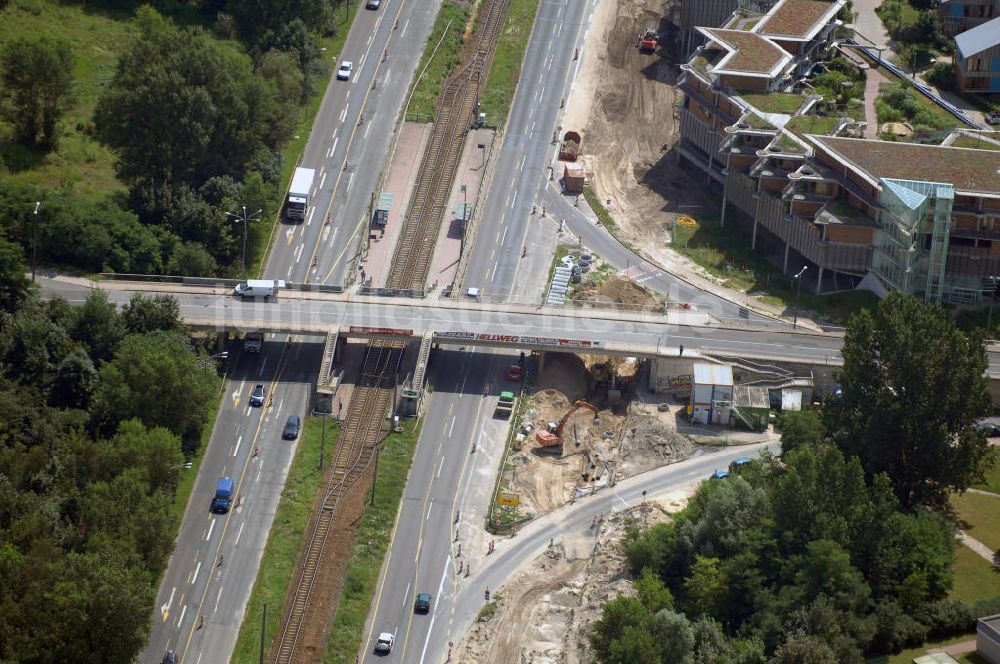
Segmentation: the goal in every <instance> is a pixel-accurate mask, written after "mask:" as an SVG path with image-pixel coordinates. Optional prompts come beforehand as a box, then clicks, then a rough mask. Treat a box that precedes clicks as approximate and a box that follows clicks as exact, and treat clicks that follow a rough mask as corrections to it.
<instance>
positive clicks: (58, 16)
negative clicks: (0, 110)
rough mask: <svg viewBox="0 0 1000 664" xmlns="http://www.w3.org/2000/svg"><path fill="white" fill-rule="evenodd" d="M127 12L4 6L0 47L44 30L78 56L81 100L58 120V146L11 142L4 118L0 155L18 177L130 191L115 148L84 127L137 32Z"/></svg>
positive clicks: (87, 189) (90, 190)
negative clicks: (120, 175)
mask: <svg viewBox="0 0 1000 664" xmlns="http://www.w3.org/2000/svg"><path fill="white" fill-rule="evenodd" d="M128 16H129V14H126V13H112V12H107V11H101V10H93V11H91V10H88V9H87V8H86V7H84V3H75V2H74V3H68V2H57V1H56V0H15V1H14V2H11V3H10V4H9V5H7V8H6V9H4V10H3V11H0V47H2V46H3V45H5V44H6V43H8V42H9V41H10V40H11V39H13V38H16V37H19V36H29V37H30V36H32V35H42V34H44V35H47V36H50V37H53V38H55V39H59V40H62V41H65V42H66V43H67V44H69V46H70V48H71V49H72V51H73V56H74V58H75V66H74V69H73V78H74V82H73V86H74V94H75V96H76V102H75V103H74V104H73V105H72V106H71V107H70V108H69V110H68V111H67V112H66V114H65V115H64V116H63V119H62V121H61V122H60V124H59V129H58V141H59V145H58V148H57V149H56V150H55V151H54V152H52V153H49V154H44V153H42V152H38V151H34V150H29V149H27V148H24V147H21V146H17V145H13V144H11V143H10V142H9V139H8V138H7V137H8V136H9V127H8V126H5V125H4V124H2V123H0V155H2V158H3V162H4V163H5V165H6V168H7V169H9V171H10V174H11V176H12V177H13V178H14V179H16V180H17V181H19V182H23V183H26V184H31V185H34V186H39V187H49V188H55V187H63V188H68V189H72V190H73V191H74V192H76V193H77V194H79V195H81V196H83V197H85V198H87V199H89V200H99V199H102V198H104V197H105V196H106V195H107V194H109V193H113V192H124V191H125V187H124V186H122V185H121V183H119V182H118V180H117V178H116V176H115V171H114V159H113V156H112V154H111V152H110V151H108V150H107V148H105V147H103V146H102V145H100V144H99V143H98V142H97V141H96V140H94V139H93V138H91V137H90V136H88V134H87V132H86V131H80V129H84V128H86V127H89V126H90V121H91V116H92V114H93V111H94V106H95V105H96V104H97V98H98V95H99V94H100V91H101V88H102V87H103V86H104V84H106V83H107V82H108V81H110V80H111V78H112V76H114V72H115V67H116V66H117V63H118V52H119V51H120V50H122V49H123V48H124V47H125V46H126V45H127V44H129V43H130V42H131V40H132V39H133V37H135V35H136V34H137V33H138V30H137V29H136V28H135V26H134V25H133V23H132V22H131V21H129V20H126V18H127V17H128ZM78 127H79V129H78Z"/></svg>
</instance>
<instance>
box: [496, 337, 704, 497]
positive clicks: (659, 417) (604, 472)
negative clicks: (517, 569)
mask: <svg viewBox="0 0 1000 664" xmlns="http://www.w3.org/2000/svg"><path fill="white" fill-rule="evenodd" d="M588 359H589V360H591V362H590V363H588V362H587V361H585V360H584V359H583V358H582V357H581V356H577V355H572V354H565V353H547V354H546V358H545V364H544V367H543V371H542V372H541V375H540V376H539V377H538V386H537V388H536V390H535V392H534V393H533V394H532V395H531V396H530V402H529V406H528V410H527V411H526V412H525V415H524V419H523V420H522V421H521V422H518V423H516V424H517V426H520V427H522V432H524V433H523V437H522V438H521V440H520V443H519V444H520V449H518V450H516V451H515V452H514V453H513V454H512V455H511V456H510V457H508V461H509V462H510V463H512V464H513V466H514V469H513V471H512V478H511V482H510V491H512V492H515V493H517V494H518V495H519V496H520V500H521V506H522V509H523V510H524V511H525V513H527V514H531V515H536V516H537V515H539V514H544V513H546V512H549V511H551V510H553V509H555V508H557V507H559V506H560V505H563V504H564V503H566V502H567V501H569V500H570V498H572V497H573V496H574V494H575V492H576V489H577V488H580V489H581V490H586V488H587V487H588V486H592V485H594V484H595V483H603V482H606V481H608V480H610V479H611V478H610V476H609V473H610V474H613V475H614V478H615V479H616V480H621V479H623V478H626V477H631V476H633V475H636V474H638V473H641V472H644V471H646V470H650V469H653V468H658V467H660V466H663V465H665V464H668V463H674V462H676V461H680V460H682V459H685V458H687V457H688V456H689V455H690V454H691V452H692V450H693V445H692V444H691V442H690V441H689V440H688V439H687V438H686V437H685V436H683V435H681V434H679V433H678V432H677V429H676V426H675V424H674V421H673V419H672V417H671V415H670V413H660V412H658V410H657V408H656V407H655V406H654V405H647V404H642V403H638V402H635V401H627V402H626V403H625V404H624V405H620V406H615V407H613V408H612V407H605V406H603V404H604V401H605V394H604V393H603V391H598V390H590V389H588V388H589V386H590V384H591V383H592V377H591V373H590V371H589V370H588V366H589V364H592V363H593V361H596V360H606V359H607V358H602V357H595V358H588ZM635 373H636V369H635V367H628V368H624V367H623V369H622V372H621V374H620V375H626V374H628V375H629V376H631V377H633V379H634V380H638V379H639V378H638V377H637V376H635ZM577 400H585V401H587V402H588V403H591V404H592V405H594V406H595V407H597V408H598V409H599V410H598V416H599V418H598V420H596V421H595V419H594V413H593V412H592V411H590V410H586V409H581V410H578V411H577V412H576V413H575V414H573V416H572V417H571V418H570V419H569V420H568V421H567V423H566V426H565V428H564V430H563V441H564V443H563V446H562V450H561V451H559V452H558V453H554V452H553V451H551V450H552V448H548V449H546V448H543V447H541V446H540V445H539V443H538V440H537V438H536V435H535V434H536V432H537V431H539V430H544V429H545V427H546V426H547V424H548V423H549V422H558V421H559V420H560V419H562V417H563V415H565V414H566V413H567V412H568V411H569V409H570V408H572V406H573V404H574V403H575V402H576V401H577ZM526 424H530V425H531V426H530V430H529V431H524V430H525V425H526Z"/></svg>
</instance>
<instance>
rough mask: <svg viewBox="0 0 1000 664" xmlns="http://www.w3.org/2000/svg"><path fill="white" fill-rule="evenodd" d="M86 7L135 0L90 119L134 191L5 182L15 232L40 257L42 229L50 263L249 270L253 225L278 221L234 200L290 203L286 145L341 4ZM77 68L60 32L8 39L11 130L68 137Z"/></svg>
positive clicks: (31, 139) (5, 75)
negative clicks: (244, 266) (284, 196)
mask: <svg viewBox="0 0 1000 664" xmlns="http://www.w3.org/2000/svg"><path fill="white" fill-rule="evenodd" d="M83 4H86V5H87V6H88V7H89V8H91V9H94V10H109V11H110V10H113V11H122V10H126V11H133V10H134V11H135V16H134V18H133V19H131V20H133V21H134V22H135V24H136V27H137V29H138V34H137V35H136V37H135V38H134V39H133V41H132V42H131V43H130V44H129V45H127V46H126V47H125V48H124V50H123V52H122V53H121V57H120V58H119V61H118V65H117V69H116V71H115V74H114V76H113V78H112V79H111V80H110V81H109V82H107V83H106V84H104V85H103V89H102V92H101V94H100V97H99V99H98V103H97V107H96V109H95V111H94V114H93V118H92V120H91V121H90V122H88V123H82V124H81V125H80V126H78V127H77V130H78V131H83V132H85V133H88V134H90V135H92V136H93V137H94V138H96V139H97V140H98V141H100V142H102V143H103V144H104V145H106V146H108V147H109V148H110V149H111V150H112V152H113V154H114V155H115V159H116V172H117V175H118V179H119V180H120V181H121V182H122V183H123V184H124V185H125V186H126V187H127V189H128V193H127V195H125V196H121V195H109V196H108V197H107V198H105V199H104V200H100V201H97V202H94V201H87V200H82V199H81V198H80V197H79V196H76V195H74V194H73V193H72V191H71V190H69V189H68V188H67V187H60V188H58V189H56V190H48V189H41V188H38V187H31V186H19V185H16V184H14V183H12V182H10V181H0V219H2V221H0V229H2V231H3V232H2V233H0V235H2V236H4V237H6V238H7V239H9V240H12V241H14V242H17V243H18V244H20V245H21V246H22V247H23V248H24V249H25V253H26V255H34V252H35V249H36V242H37V256H38V258H39V260H41V261H42V262H50V263H56V264H60V265H71V266H74V267H77V268H80V269H82V270H85V271H102V270H110V271H125V272H148V273H167V272H173V273H183V274H187V275H194V276H207V275H215V274H235V273H236V272H237V271H238V270H239V269H240V267H241V263H242V258H243V257H242V245H243V239H244V238H243V236H244V232H245V231H248V232H249V234H250V235H252V236H253V237H254V238H255V239H256V238H257V237H258V236H259V235H261V234H264V233H266V232H267V228H265V226H266V224H264V223H262V222H256V223H254V222H251V223H250V226H249V228H247V229H245V228H244V227H243V226H242V224H241V222H239V221H234V220H232V219H230V218H228V217H227V216H226V214H225V213H226V212H229V211H233V210H236V209H238V208H242V207H246V208H247V209H248V210H249V211H256V210H258V209H262V210H263V211H264V214H263V215H262V218H264V219H266V218H267V217H268V216H269V215H271V214H272V213H273V212H274V211H276V209H275V208H276V202H277V195H276V194H277V192H276V190H277V188H278V185H279V181H280V177H281V173H280V168H279V164H280V162H279V158H280V157H279V152H280V151H281V149H282V148H283V147H284V145H285V144H286V143H287V142H288V140H289V139H290V138H291V136H292V134H293V132H294V129H295V125H296V122H297V121H298V115H299V111H300V109H301V108H302V106H303V104H305V103H306V102H307V101H308V99H309V98H310V97H311V95H313V94H314V93H315V91H316V85H317V82H318V81H319V80H320V79H321V76H322V75H323V74H324V73H325V71H326V67H327V63H325V62H324V61H323V59H322V57H321V55H322V54H321V51H320V48H319V45H318V35H319V34H329V33H331V32H333V31H335V30H336V29H337V26H338V25H339V23H338V21H337V19H336V18H335V17H336V16H339V15H338V14H336V12H335V10H336V5H335V4H333V3H331V2H329V0H269V1H265V2H235V1H233V2H225V1H224V0H204V1H203V2H200V3H189V2H181V1H180V0H163V1H161V2H156V3H154V4H155V5H156V7H158V8H159V9H161V10H163V11H164V12H167V13H168V14H169V15H175V16H182V17H185V18H186V23H185V24H177V23H175V22H173V21H172V20H171V19H170V18H167V17H165V16H164V15H163V14H161V13H160V12H158V11H157V9H156V8H155V7H153V6H150V5H149V4H147V3H140V2H133V1H131V0H108V1H104V2H101V1H94V2H87V1H84V2H83ZM192 14H193V16H194V18H193V19H192V16H191V15H192ZM202 25H211V26H212V28H211V29H212V30H214V32H215V33H216V35H217V36H218V37H221V39H219V38H213V36H212V35H211V33H210V32H209V30H207V29H206V28H205V27H202ZM74 65H75V55H74V53H73V52H72V49H71V48H70V47H69V46H68V44H67V43H66V42H65V41H62V40H60V39H59V38H57V37H53V36H50V35H40V36H39V35H23V36H20V37H17V38H15V39H12V40H11V41H9V42H8V43H7V44H6V45H5V46H4V48H3V49H2V50H0V80H2V83H3V85H2V86H0V112H2V114H3V119H4V120H6V121H7V123H8V124H9V126H10V127H11V128H12V131H11V140H13V141H15V142H17V143H20V144H21V145H23V146H25V147H27V148H30V149H33V150H41V151H48V150H52V149H54V148H55V146H56V141H57V139H58V132H57V131H55V129H56V126H57V123H58V122H59V121H60V119H61V118H62V116H63V114H64V113H65V111H66V110H67V108H69V107H70V106H71V105H72V103H73V100H74V90H73V74H72V72H73V68H74ZM36 201H40V202H41V203H42V205H41V206H40V211H39V212H38V214H36V210H35V202H36ZM35 224H38V225H39V229H38V231H37V232H38V235H37V236H36V234H35V233H36V229H35V228H34V225H35ZM78 238H79V239H80V241H77V240H78ZM255 244H256V243H255V242H251V243H250V245H251V246H255Z"/></svg>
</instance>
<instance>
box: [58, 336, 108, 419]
mask: <svg viewBox="0 0 1000 664" xmlns="http://www.w3.org/2000/svg"><path fill="white" fill-rule="evenodd" d="M96 385H97V369H96V368H94V362H93V360H91V359H90V356H89V355H87V353H86V351H84V350H83V349H82V348H74V349H73V350H72V351H70V353H69V355H67V356H66V357H65V358H63V361H62V362H60V363H59V367H58V368H57V369H56V376H55V379H54V380H53V381H52V389H51V393H50V401H51V403H52V405H53V406H56V407H58V408H85V407H86V406H87V404H88V403H90V395H91V393H92V392H93V391H94V387H95V386H96Z"/></svg>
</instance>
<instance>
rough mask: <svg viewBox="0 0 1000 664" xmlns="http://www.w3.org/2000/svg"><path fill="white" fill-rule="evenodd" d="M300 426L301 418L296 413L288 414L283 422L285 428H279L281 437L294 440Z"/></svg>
mask: <svg viewBox="0 0 1000 664" xmlns="http://www.w3.org/2000/svg"><path fill="white" fill-rule="evenodd" d="M301 428H302V420H300V419H299V416H298V415H289V416H288V421H287V422H285V428H284V429H282V430H281V437H282V438H284V439H285V440H295V439H296V438H298V437H299V429H301Z"/></svg>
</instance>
